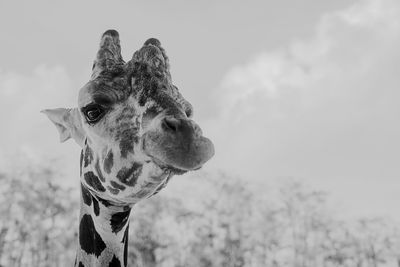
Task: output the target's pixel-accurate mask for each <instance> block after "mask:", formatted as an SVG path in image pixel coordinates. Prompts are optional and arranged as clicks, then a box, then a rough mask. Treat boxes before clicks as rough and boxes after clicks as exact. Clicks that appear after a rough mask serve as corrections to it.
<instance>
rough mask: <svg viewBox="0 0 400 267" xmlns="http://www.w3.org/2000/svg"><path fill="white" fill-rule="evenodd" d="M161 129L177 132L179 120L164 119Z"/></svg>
mask: <svg viewBox="0 0 400 267" xmlns="http://www.w3.org/2000/svg"><path fill="white" fill-rule="evenodd" d="M161 125H162V127H163V128H164V130H167V131H171V132H174V133H175V132H177V131H178V128H179V125H180V120H178V119H175V118H171V117H166V118H164V119H163V121H162V124H161Z"/></svg>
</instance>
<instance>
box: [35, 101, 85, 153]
mask: <svg viewBox="0 0 400 267" xmlns="http://www.w3.org/2000/svg"><path fill="white" fill-rule="evenodd" d="M41 112H42V113H44V114H46V115H47V117H48V118H49V119H50V120H51V121H52V122H53V123H54V125H55V126H56V128H57V130H58V132H59V134H60V142H65V141H67V140H68V139H69V138H73V139H74V140H75V142H76V143H77V144H78V145H80V146H81V147H82V146H83V142H84V139H85V135H84V132H83V128H82V122H81V118H80V115H79V111H78V109H77V108H73V109H66V108H55V109H45V110H42V111H41Z"/></svg>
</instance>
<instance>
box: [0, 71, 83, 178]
mask: <svg viewBox="0 0 400 267" xmlns="http://www.w3.org/2000/svg"><path fill="white" fill-rule="evenodd" d="M77 94H78V89H77V88H76V86H74V84H73V82H72V80H71V78H70V77H69V75H68V73H67V72H66V71H65V69H64V68H63V67H61V66H54V67H48V66H45V65H40V66H37V67H36V68H35V69H34V70H33V71H32V73H29V74H21V73H17V72H13V71H0V99H1V105H0V121H1V129H2V130H1V138H0V148H1V150H0V151H1V153H0V158H1V157H2V158H3V160H1V163H3V165H6V164H16V165H18V162H14V163H12V161H19V160H21V161H25V160H30V161H34V163H35V164H40V162H41V161H43V160H44V161H46V160H49V159H50V158H60V159H62V160H63V161H64V160H65V158H66V157H70V153H69V152H71V151H74V152H75V150H74V148H72V146H71V145H70V144H66V145H65V144H63V145H64V149H62V148H61V147H59V145H60V144H59V141H58V133H57V131H56V129H55V127H54V126H53V125H52V124H51V123H50V121H49V120H48V119H47V118H46V117H45V116H44V115H43V114H41V113H40V110H42V109H45V108H55V107H71V106H76V97H77ZM60 146H61V145H60ZM10 155H13V156H11V157H12V158H14V160H10V158H9V156H10ZM16 155H17V156H16ZM22 155H23V157H26V158H25V159H22V158H21V157H22ZM78 155H79V154H78V153H76V155H74V156H76V157H75V158H77V157H79V156H78ZM67 162H68V161H67ZM69 162H74V163H76V164H74V165H77V161H76V160H75V161H69ZM22 165H23V164H22ZM67 166H69V164H67ZM0 167H2V168H6V166H0ZM7 167H10V166H7ZM72 169H73V170H75V169H76V168H72ZM76 173H77V172H76Z"/></svg>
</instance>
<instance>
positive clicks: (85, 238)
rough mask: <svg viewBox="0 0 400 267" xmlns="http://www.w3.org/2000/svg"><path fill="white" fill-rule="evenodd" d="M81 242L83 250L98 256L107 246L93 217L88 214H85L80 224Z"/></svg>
mask: <svg viewBox="0 0 400 267" xmlns="http://www.w3.org/2000/svg"><path fill="white" fill-rule="evenodd" d="M79 244H80V247H81V249H82V250H83V251H85V252H86V253H87V254H93V255H95V256H96V257H99V256H100V254H101V252H103V250H104V249H105V248H106V244H105V243H104V241H103V239H102V238H101V236H100V235H99V234H98V232H97V231H96V228H95V226H94V222H93V219H92V217H91V216H90V215H87V214H85V215H83V217H82V219H81V222H80V224H79Z"/></svg>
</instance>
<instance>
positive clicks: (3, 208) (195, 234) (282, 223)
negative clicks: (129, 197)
mask: <svg viewBox="0 0 400 267" xmlns="http://www.w3.org/2000/svg"><path fill="white" fill-rule="evenodd" d="M54 177H55V171H54V170H53V169H51V168H45V167H41V168H38V167H36V168H28V167H27V168H26V169H24V170H19V171H18V172H16V173H12V174H10V173H8V174H6V173H2V174H0V184H1V187H0V203H1V205H0V214H1V217H0V265H1V266H72V264H73V260H74V258H75V249H76V240H77V237H76V235H77V233H76V230H77V223H78V222H77V217H78V212H79V204H78V203H79V192H78V187H76V188H66V187H65V186H61V185H60V184H58V183H56V182H55V181H54ZM175 179H176V180H175V181H172V182H171V184H170V185H169V186H168V187H167V188H166V189H164V191H165V192H161V193H159V194H158V195H156V196H154V197H152V198H150V199H147V200H146V201H143V202H142V203H139V204H138V205H137V207H136V208H135V209H134V211H133V213H132V216H131V217H132V218H131V227H130V241H129V242H130V243H129V266H137V267H143V266H144V267H153V266H162V267H167V266H168V267H169V266H171V267H172V266H173V267H184V266H185V267H186V266H199V267H202V266H204V267H206V266H207V267H213V266H215V267H217V266H218V267H225V266H226V267H241V266H257V267H261V266H267V267H284V266H287V267H331V266H332V267H333V266H340V267H342V266H343V267H377V266H382V267H386V266H393V267H396V266H400V263H399V261H398V259H400V235H399V231H398V228H397V227H396V225H395V224H394V223H392V222H390V221H388V220H384V219H377V218H371V219H360V220H358V221H354V222H344V221H340V220H338V219H336V218H335V217H334V216H333V215H331V213H330V212H329V207H328V205H327V204H325V202H326V201H327V195H326V194H325V193H323V192H315V191H311V190H308V189H307V188H305V186H303V185H302V184H300V183H297V182H293V181H289V182H286V183H282V184H281V185H280V186H279V188H277V190H272V191H274V193H273V195H274V196H273V197H270V196H271V195H270V193H271V190H269V189H268V188H264V187H262V186H258V187H257V188H252V187H251V186H249V185H248V184H247V183H245V182H244V181H243V180H241V179H235V178H232V177H228V176H226V175H223V174H215V175H210V174H201V175H197V176H193V177H189V178H185V179H183V178H180V177H176V178H175ZM76 183H78V181H77V182H76ZM271 194H272V193H271Z"/></svg>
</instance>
